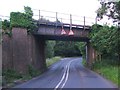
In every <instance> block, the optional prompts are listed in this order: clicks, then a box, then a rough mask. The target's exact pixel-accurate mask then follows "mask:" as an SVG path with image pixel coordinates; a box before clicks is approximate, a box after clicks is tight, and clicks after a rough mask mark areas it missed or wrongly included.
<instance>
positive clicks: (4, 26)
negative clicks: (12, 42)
mask: <svg viewBox="0 0 120 90" xmlns="http://www.w3.org/2000/svg"><path fill="white" fill-rule="evenodd" d="M2 29H3V30H7V29H10V21H8V20H4V21H3V22H2Z"/></svg>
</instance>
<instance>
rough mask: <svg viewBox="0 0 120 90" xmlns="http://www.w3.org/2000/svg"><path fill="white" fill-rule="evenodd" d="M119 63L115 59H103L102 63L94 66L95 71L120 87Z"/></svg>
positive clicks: (98, 62) (96, 63)
mask: <svg viewBox="0 0 120 90" xmlns="http://www.w3.org/2000/svg"><path fill="white" fill-rule="evenodd" d="M117 61H118V60H115V59H113V60H111V59H103V60H102V61H96V62H95V63H94V64H93V70H94V71H96V72H97V73H99V74H101V75H102V76H104V77H106V78H107V79H109V80H111V81H113V82H114V83H116V84H117V85H120V83H118V80H119V79H118V75H119V72H118V64H117V63H118V62H117Z"/></svg>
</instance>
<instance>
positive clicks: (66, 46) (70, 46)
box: [54, 41, 81, 57]
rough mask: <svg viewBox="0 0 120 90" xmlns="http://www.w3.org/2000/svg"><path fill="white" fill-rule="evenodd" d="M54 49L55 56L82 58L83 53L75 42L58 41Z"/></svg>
mask: <svg viewBox="0 0 120 90" xmlns="http://www.w3.org/2000/svg"><path fill="white" fill-rule="evenodd" d="M54 49H55V56H63V57H64V56H65V57H72V56H81V52H80V50H79V49H78V46H77V45H76V44H75V42H71V41H67V42H63V41H57V42H56V45H55V48H54Z"/></svg>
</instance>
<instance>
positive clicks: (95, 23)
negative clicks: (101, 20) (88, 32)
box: [95, 16, 97, 24]
mask: <svg viewBox="0 0 120 90" xmlns="http://www.w3.org/2000/svg"><path fill="white" fill-rule="evenodd" d="M95 24H97V16H96V18H95Z"/></svg>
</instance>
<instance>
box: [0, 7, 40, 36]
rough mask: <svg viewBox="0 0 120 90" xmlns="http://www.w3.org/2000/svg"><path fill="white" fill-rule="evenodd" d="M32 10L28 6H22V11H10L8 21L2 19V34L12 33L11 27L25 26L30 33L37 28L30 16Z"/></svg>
mask: <svg viewBox="0 0 120 90" xmlns="http://www.w3.org/2000/svg"><path fill="white" fill-rule="evenodd" d="M32 16H33V11H32V10H31V8H30V7H28V6H27V7H24V12H23V13H21V12H11V13H10V21H9V20H4V21H2V29H3V34H7V35H9V36H11V35H12V31H11V30H12V28H13V27H19V28H26V29H27V31H28V33H29V32H30V33H32V32H33V31H34V30H36V29H37V28H38V26H37V22H36V21H35V20H34V19H33V18H32Z"/></svg>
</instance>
